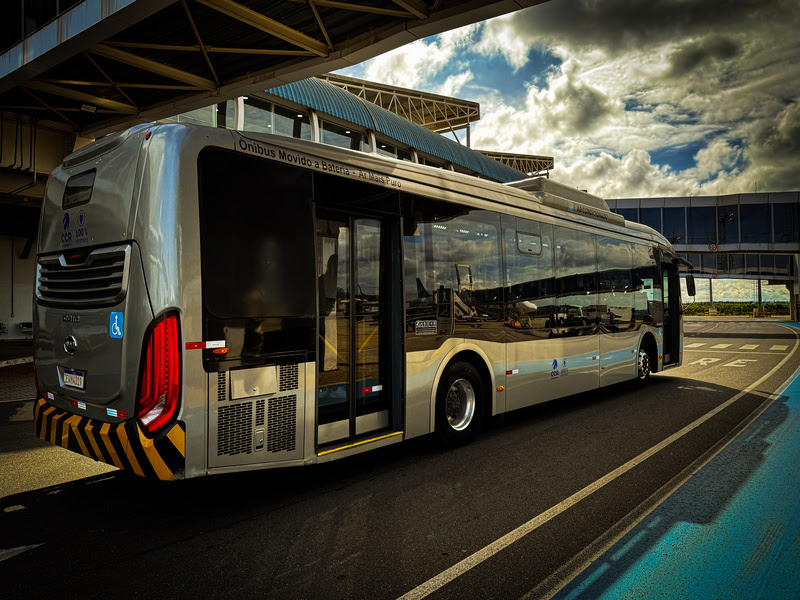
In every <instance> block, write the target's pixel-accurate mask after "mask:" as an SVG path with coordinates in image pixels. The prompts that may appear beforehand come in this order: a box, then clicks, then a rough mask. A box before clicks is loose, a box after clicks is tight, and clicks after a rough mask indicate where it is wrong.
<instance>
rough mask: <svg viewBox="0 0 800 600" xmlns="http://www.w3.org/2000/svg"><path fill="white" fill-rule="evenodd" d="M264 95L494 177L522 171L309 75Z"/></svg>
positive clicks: (512, 177)
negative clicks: (311, 109) (339, 120)
mask: <svg viewBox="0 0 800 600" xmlns="http://www.w3.org/2000/svg"><path fill="white" fill-rule="evenodd" d="M266 96H267V98H269V97H271V96H272V97H275V98H280V99H283V100H289V101H291V102H294V103H295V104H298V105H300V106H304V107H306V108H313V109H314V110H316V111H318V112H320V113H324V114H328V115H331V116H333V117H337V118H339V119H342V120H344V121H347V122H349V123H353V124H355V125H359V126H361V127H363V128H365V129H368V130H370V131H374V132H377V133H382V134H384V135H385V136H387V137H388V138H391V139H392V140H396V141H398V142H400V143H402V144H404V145H406V146H409V147H411V148H414V149H416V150H420V151H422V152H424V153H426V154H429V155H431V156H435V157H438V158H441V159H443V160H445V161H447V162H449V163H454V164H456V165H461V166H462V167H466V168H467V169H470V170H472V171H475V172H476V173H479V174H481V175H484V176H486V177H489V178H490V179H493V180H495V181H502V182H507V181H516V180H518V179H523V178H524V177H525V174H524V173H522V172H520V171H518V170H516V169H513V168H511V167H508V166H506V165H505V164H503V163H501V162H498V161H496V160H493V159H490V158H488V157H486V156H484V155H483V154H480V153H479V152H476V151H474V150H470V149H469V148H467V147H465V146H462V145H461V144H459V143H457V142H455V141H452V140H449V139H447V138H445V137H443V136H441V135H439V134H437V133H434V132H432V131H430V130H429V129H427V128H425V127H424V126H422V125H420V124H418V123H414V122H412V121H410V120H407V119H405V118H403V117H401V116H399V115H397V114H395V113H394V112H391V111H389V110H386V109H385V108H381V107H380V106H377V105H375V104H373V103H371V102H365V101H362V99H361V98H359V97H357V96H354V95H353V94H351V93H348V92H346V91H344V89H342V88H340V87H338V86H336V85H332V84H331V83H328V82H326V81H323V80H322V79H317V78H316V77H312V78H309V79H305V80H303V81H297V82H294V83H290V84H287V85H284V86H280V87H277V88H272V89H269V90H267V93H266Z"/></svg>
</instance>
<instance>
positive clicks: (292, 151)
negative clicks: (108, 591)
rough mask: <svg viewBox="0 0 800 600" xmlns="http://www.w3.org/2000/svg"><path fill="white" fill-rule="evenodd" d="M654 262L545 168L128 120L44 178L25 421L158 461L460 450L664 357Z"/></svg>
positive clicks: (133, 461)
mask: <svg viewBox="0 0 800 600" xmlns="http://www.w3.org/2000/svg"><path fill="white" fill-rule="evenodd" d="M678 263H679V259H678V258H677V257H676V255H675V253H674V251H673V249H672V248H671V247H670V245H669V243H668V242H667V240H666V239H664V238H663V237H662V236H661V235H660V234H658V233H657V232H655V231H653V230H652V229H649V228H648V227H645V226H642V225H639V224H636V223H629V222H626V221H625V220H624V219H623V218H622V217H621V216H619V215H616V214H613V213H611V212H609V210H608V207H607V205H606V203H605V202H604V201H603V200H602V199H600V198H597V197H595V196H591V195H589V194H586V193H583V192H580V191H579V190H575V189H573V188H569V187H566V186H563V185H559V184H556V183H554V182H551V181H549V180H546V179H538V178H537V179H528V180H523V181H519V182H515V183H511V184H506V185H503V184H499V183H494V182H490V181H486V180H483V179H478V178H475V177H471V176H468V175H463V174H459V173H454V172H451V171H445V170H441V169H436V168H433V167H428V166H423V165H418V164H413V163H409V162H401V161H398V160H395V159H391V158H385V157H381V156H378V155H375V154H366V153H361V152H356V151H351V150H345V149H341V148H337V147H333V146H327V145H324V144H319V143H312V142H305V141H302V140H297V139H292V138H285V137H278V136H272V135H268V134H248V133H245V132H238V131H231V130H225V129H213V128H206V127H199V126H186V125H176V124H169V125H141V126H137V127H134V128H132V129H129V130H127V131H125V132H123V133H119V134H114V135H110V136H108V137H105V138H103V139H101V140H99V141H96V142H94V143H92V144H90V145H88V146H86V147H85V148H82V149H81V150H79V151H77V152H75V153H74V154H72V155H70V156H68V157H67V158H66V159H65V161H64V163H63V164H62V165H61V166H60V167H59V168H57V169H56V170H55V171H54V172H53V173H52V175H51V177H50V179H49V181H48V184H47V191H46V197H45V200H44V204H43V207H42V217H41V224H40V231H39V242H38V256H37V275H36V294H35V298H34V331H35V346H34V352H35V366H36V376H37V386H38V390H39V399H38V401H37V403H36V406H35V423H36V432H37V435H38V436H39V437H40V438H41V439H43V440H48V441H49V442H50V443H52V444H57V445H60V446H63V447H64V448H68V449H70V450H73V451H76V452H80V453H81V454H84V455H86V456H88V457H91V458H93V459H95V460H98V461H103V462H105V463H109V464H112V465H116V466H117V467H119V468H121V469H125V470H129V471H131V472H133V473H136V474H138V475H140V476H143V477H148V478H156V479H164V480H169V479H181V478H188V477H196V476H200V475H206V474H212V473H224V472H231V471H241V470H246V469H262V468H271V467H280V466H289V465H305V464H311V463H319V462H324V461H330V460H333V459H336V458H339V457H345V456H350V455H353V454H356V453H360V452H365V451H367V450H370V449H373V448H379V447H382V446H386V445H388V444H394V443H397V442H400V441H401V440H404V439H408V438H413V437H416V436H421V435H426V434H429V433H432V432H435V433H436V434H438V435H439V436H440V437H441V438H442V440H443V441H444V442H445V443H446V444H448V445H451V446H453V445H460V444H464V443H466V442H467V441H469V440H470V439H471V438H472V437H473V436H474V434H475V433H476V431H478V430H479V429H480V428H481V427H482V425H483V424H485V423H486V421H487V420H488V419H489V418H490V417H491V416H492V415H498V414H501V413H505V412H508V411H512V410H515V409H518V408H521V407H525V406H530V405H532V404H536V403H539V402H545V401H549V400H553V399H555V398H558V397H562V396H567V395H569V394H575V393H579V392H585V391H587V390H593V389H597V388H600V387H603V386H608V385H612V384H616V383H619V382H622V381H626V380H636V379H639V380H645V379H647V378H648V376H649V375H650V373H651V372H654V371H661V370H664V369H667V368H670V367H675V366H678V365H680V364H681V349H682V329H681V310H680V307H681V304H680V302H681V299H680V288H679V278H678Z"/></svg>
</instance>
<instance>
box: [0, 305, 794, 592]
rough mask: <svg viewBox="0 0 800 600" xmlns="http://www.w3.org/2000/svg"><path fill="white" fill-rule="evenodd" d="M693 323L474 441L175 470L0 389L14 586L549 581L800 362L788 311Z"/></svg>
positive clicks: (201, 587) (342, 588)
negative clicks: (137, 462) (135, 458)
mask: <svg viewBox="0 0 800 600" xmlns="http://www.w3.org/2000/svg"><path fill="white" fill-rule="evenodd" d="M685 332H686V339H685V344H684V366H683V367H681V368H680V369H673V370H671V371H667V372H666V373H663V374H659V375H656V376H654V377H652V378H651V381H650V382H649V383H648V384H647V385H646V386H645V387H637V386H635V385H633V384H624V385H620V386H615V387H613V388H610V389H603V390H600V391H596V392H592V393H587V394H582V395H579V396H575V397H572V398H568V399H564V400H560V401H557V402H553V403H549V404H546V405H540V406H536V407H532V408H529V409H524V410H521V411H517V412H514V413H511V414H509V415H505V416H504V417H503V418H502V420H501V419H498V420H496V422H495V423H493V424H492V426H491V427H490V428H489V429H488V431H486V432H485V433H484V434H483V435H481V436H480V437H479V438H477V439H476V440H475V441H474V442H473V443H472V444H470V445H469V446H467V447H465V448H460V449H456V450H449V451H446V450H442V449H441V448H440V447H439V446H438V444H437V443H436V442H435V440H433V439H430V438H425V439H417V440H411V441H410V442H407V443H405V444H399V445H395V446H391V447H389V448H385V449H382V450H379V451H376V452H372V453H368V454H365V455H361V456H357V457H354V458H352V459H347V460H343V461H339V462H334V463H330V464H326V465H319V466H314V467H307V468H298V469H289V470H281V471H262V472H253V473H247V474H238V475H224V476H216V477H210V478H204V479H197V480H190V481H185V482H178V483H175V484H169V485H165V484H155V483H150V482H146V481H142V480H139V479H137V478H134V477H130V476H127V475H125V474H124V473H121V472H119V471H116V470H114V469H108V468H107V467H105V466H104V465H98V464H96V463H93V462H92V461H89V460H88V459H85V458H83V457H80V456H77V455H74V454H72V453H70V452H67V451H65V450H62V449H60V448H56V447H52V446H50V445H48V444H44V443H43V442H40V441H39V440H37V439H36V438H34V437H33V424H32V422H31V421H30V417H26V414H27V415H29V414H30V405H28V404H26V403H23V402H5V403H0V495H2V497H0V509H1V510H2V511H3V512H2V514H0V581H2V582H3V585H2V586H0V597H6V596H7V597H15V598H16V597H36V598H41V597H55V596H57V597H76V598H78V597H79V598H93V597H108V596H109V595H111V594H114V595H115V596H117V597H123V598H125V597H147V598H151V597H155V596H161V597H184V596H186V597H188V596H193V597H197V596H201V597H204V598H228V597H240V596H244V595H249V596H252V597H259V598H319V599H328V598H331V599H334V598H342V599H350V598H364V599H394V598H400V597H402V596H404V595H407V596H406V597H407V598H412V597H413V598H504V599H505V598H523V597H526V598H536V597H548V596H549V595H550V594H552V593H553V592H554V591H555V590H557V589H558V587H559V585H560V584H561V583H563V581H566V580H568V579H569V578H570V576H571V574H572V573H574V572H575V571H576V570H577V569H579V568H580V566H582V565H584V564H585V563H586V561H587V560H591V558H592V556H594V555H595V553H597V552H599V551H600V550H602V549H603V548H605V547H606V546H607V545H608V544H609V543H610V541H611V540H613V539H616V536H617V535H618V534H619V532H620V531H622V530H624V529H625V527H626V526H627V525H628V524H630V523H632V522H633V521H635V520H636V519H637V518H638V517H639V516H641V514H642V513H643V512H646V511H647V510H648V509H649V507H651V506H653V505H654V504H655V503H657V502H658V501H659V500H660V499H661V498H662V497H663V496H664V494H665V493H667V492H668V491H669V490H671V489H672V488H673V487H674V486H675V485H677V484H678V483H680V482H681V481H682V480H684V479H685V477H686V476H687V473H688V472H690V471H691V469H692V468H693V466H697V464H698V463H697V461H698V460H702V459H703V457H707V456H708V454H709V453H710V452H713V451H714V450H715V448H718V447H719V444H720V443H723V442H724V441H725V440H726V439H727V437H728V436H730V435H732V432H735V429H736V428H737V426H739V425H740V424H741V423H742V421H743V420H744V419H746V418H747V417H748V415H750V414H751V413H752V412H753V411H754V410H755V409H757V408H758V407H759V406H760V405H761V404H762V403H763V402H764V401H765V399H766V398H768V397H769V396H770V394H772V393H773V392H774V391H775V390H776V389H777V388H778V387H780V385H781V384H782V383H783V382H784V381H786V380H787V379H788V378H789V377H790V376H791V375H792V374H793V373H794V372H795V370H796V369H797V368H798V366H800V341H799V339H798V336H797V334H796V333H795V330H793V329H790V328H788V327H784V326H781V325H779V324H776V323H769V322H759V321H734V322H725V321H714V322H711V321H688V322H687V323H686V327H685ZM757 442H758V440H754V443H757ZM739 468H741V469H743V470H747V469H752V468H754V465H747V464H743V465H740V466H739ZM741 479H743V478H732V479H731V481H737V480H741ZM733 491H734V490H733V489H732V490H731V492H733ZM711 517H713V515H709V516H708V518H711ZM645 551H646V546H645Z"/></svg>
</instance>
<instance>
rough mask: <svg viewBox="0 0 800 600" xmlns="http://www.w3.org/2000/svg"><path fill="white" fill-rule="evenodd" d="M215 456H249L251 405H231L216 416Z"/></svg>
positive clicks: (251, 425)
mask: <svg viewBox="0 0 800 600" xmlns="http://www.w3.org/2000/svg"><path fill="white" fill-rule="evenodd" d="M217 419H218V420H217V456H223V455H226V454H227V455H228V456H235V455H237V454H250V452H251V451H252V439H253V403H252V402H243V403H241V404H231V405H229V406H223V407H221V408H220V409H219V413H218V415H217Z"/></svg>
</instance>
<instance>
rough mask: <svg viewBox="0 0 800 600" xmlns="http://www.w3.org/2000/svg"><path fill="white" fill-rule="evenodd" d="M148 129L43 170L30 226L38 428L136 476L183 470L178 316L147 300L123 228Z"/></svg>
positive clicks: (136, 247) (137, 250)
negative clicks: (33, 235) (36, 224)
mask: <svg viewBox="0 0 800 600" xmlns="http://www.w3.org/2000/svg"><path fill="white" fill-rule="evenodd" d="M152 130H153V128H152V127H151V126H140V127H135V128H133V129H129V130H128V131H125V132H123V133H120V134H115V135H112V136H108V137H106V138H103V139H102V140H100V141H98V142H95V143H93V144H90V145H89V146H86V147H85V148H83V149H81V150H79V151H78V152H76V153H74V154H72V155H70V156H69V157H67V159H66V160H65V161H64V164H62V165H61V166H60V167H58V168H57V169H56V170H55V171H54V172H53V173H52V174H51V176H50V179H49V181H48V184H47V191H46V194H45V199H44V203H43V206H42V217H41V224H40V231H39V242H38V256H37V273H36V297H35V298H34V310H33V316H34V339H35V342H34V358H35V365H36V377H37V387H38V390H39V397H38V400H37V403H36V406H35V414H34V417H35V423H36V433H37V435H38V436H39V437H40V438H41V439H43V440H46V441H49V442H50V443H52V444H56V445H60V446H63V447H64V448H68V449H70V450H72V451H75V452H79V453H81V454H84V455H86V456H88V457H91V458H93V459H95V460H98V461H102V462H105V463H108V464H111V465H115V466H117V467H119V468H122V469H125V470H129V471H131V472H133V473H136V474H138V475H140V476H144V477H148V478H155V479H163V480H170V479H176V478H182V477H183V476H184V469H185V459H184V456H185V435H184V432H185V428H184V424H183V423H182V422H181V421H180V420H178V417H179V416H180V414H179V413H180V399H181V352H180V343H181V341H180V339H181V332H180V319H179V315H178V311H177V310H169V309H165V308H164V307H163V306H159V307H156V308H155V310H154V307H153V306H152V304H151V300H150V294H149V292H148V287H147V283H146V280H145V272H144V269H143V267H142V264H143V260H142V254H143V249H142V247H141V246H140V244H139V243H138V242H137V241H136V239H135V236H134V223H135V219H136V212H137V208H138V206H137V204H138V201H137V198H138V194H139V189H140V184H141V180H142V173H143V171H144V169H145V163H146V159H147V152H148V143H149V142H148V140H149V139H150V137H151V135H152Z"/></svg>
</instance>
